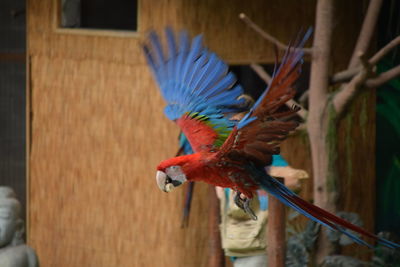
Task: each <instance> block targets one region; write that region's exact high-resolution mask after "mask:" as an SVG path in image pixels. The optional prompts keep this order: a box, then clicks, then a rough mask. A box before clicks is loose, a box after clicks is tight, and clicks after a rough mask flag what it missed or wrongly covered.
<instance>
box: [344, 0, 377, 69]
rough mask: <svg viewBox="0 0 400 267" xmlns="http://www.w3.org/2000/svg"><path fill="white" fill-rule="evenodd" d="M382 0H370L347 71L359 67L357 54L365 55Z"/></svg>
mask: <svg viewBox="0 0 400 267" xmlns="http://www.w3.org/2000/svg"><path fill="white" fill-rule="evenodd" d="M381 6H382V0H370V2H369V5H368V10H367V14H366V15H365V18H364V22H363V25H362V27H361V30H360V35H359V36H358V40H357V44H356V47H355V48H354V52H353V55H352V57H351V59H350V63H349V69H350V68H353V67H356V66H358V65H359V62H358V61H357V60H358V53H360V52H361V53H363V54H366V52H367V49H368V47H369V45H370V43H371V39H372V36H373V34H374V31H375V26H376V22H377V20H378V16H379V11H380V10H381Z"/></svg>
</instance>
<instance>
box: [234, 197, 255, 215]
mask: <svg viewBox="0 0 400 267" xmlns="http://www.w3.org/2000/svg"><path fill="white" fill-rule="evenodd" d="M234 201H235V204H236V205H237V206H238V207H239V208H241V209H242V210H244V212H246V213H247V214H248V215H249V216H250V217H251V219H253V220H255V221H257V216H256V214H255V213H254V211H253V210H252V209H251V207H250V201H251V199H250V198H247V197H244V198H243V197H241V193H240V192H237V193H236V195H235V198H234Z"/></svg>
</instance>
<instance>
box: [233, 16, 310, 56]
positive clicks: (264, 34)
mask: <svg viewBox="0 0 400 267" xmlns="http://www.w3.org/2000/svg"><path fill="white" fill-rule="evenodd" d="M239 18H240V19H241V20H243V21H244V22H245V23H246V24H247V25H248V26H249V27H250V28H252V29H253V30H254V31H256V32H257V33H258V34H259V35H261V37H263V38H264V39H266V40H268V41H270V42H271V43H273V44H274V45H276V46H277V47H278V48H279V49H281V50H286V49H287V48H288V46H287V45H285V44H284V43H282V42H281V41H279V40H278V39H276V38H275V37H274V36H272V35H270V34H269V33H267V32H265V31H264V30H263V29H261V28H260V27H259V26H258V25H257V24H255V23H254V22H253V21H252V20H251V19H250V18H249V17H247V16H246V14H244V13H240V14H239ZM302 50H303V51H304V53H305V54H311V51H312V49H311V48H302Z"/></svg>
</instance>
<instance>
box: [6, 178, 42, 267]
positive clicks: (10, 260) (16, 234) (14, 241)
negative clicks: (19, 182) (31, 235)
mask: <svg viewBox="0 0 400 267" xmlns="http://www.w3.org/2000/svg"><path fill="white" fill-rule="evenodd" d="M20 215H21V204H20V203H19V201H18V200H17V199H16V197H15V193H14V191H13V190H12V189H11V188H9V187H5V186H0V266H1V267H37V266H39V264H38V260H37V257H36V254H35V252H34V251H33V249H32V248H30V247H29V246H27V245H26V244H24V240H23V234H24V223H23V221H22V219H21V217H20Z"/></svg>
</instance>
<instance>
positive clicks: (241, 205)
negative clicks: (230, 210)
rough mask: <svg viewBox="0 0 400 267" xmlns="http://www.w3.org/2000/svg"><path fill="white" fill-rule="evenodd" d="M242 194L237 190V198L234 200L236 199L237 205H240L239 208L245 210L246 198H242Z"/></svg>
mask: <svg viewBox="0 0 400 267" xmlns="http://www.w3.org/2000/svg"><path fill="white" fill-rule="evenodd" d="M240 194H241V193H240V192H236V194H235V198H234V199H233V200H234V201H235V204H236V206H238V207H239V208H241V209H242V210H244V205H243V203H244V199H242V198H241V197H240Z"/></svg>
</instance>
